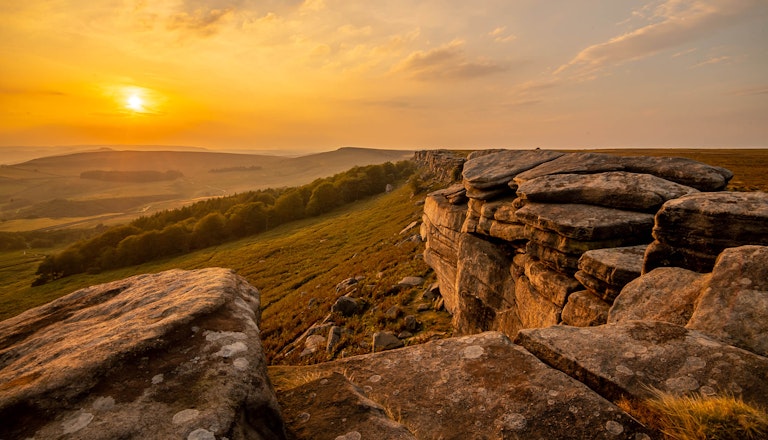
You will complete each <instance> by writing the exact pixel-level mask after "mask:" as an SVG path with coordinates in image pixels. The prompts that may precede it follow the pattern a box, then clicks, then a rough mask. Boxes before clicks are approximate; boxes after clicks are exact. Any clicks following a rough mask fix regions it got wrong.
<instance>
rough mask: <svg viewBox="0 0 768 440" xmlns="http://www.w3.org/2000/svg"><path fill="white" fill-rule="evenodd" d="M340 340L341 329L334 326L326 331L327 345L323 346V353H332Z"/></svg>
mask: <svg viewBox="0 0 768 440" xmlns="http://www.w3.org/2000/svg"><path fill="white" fill-rule="evenodd" d="M340 340H341V327H339V326H337V325H334V326H333V327H331V328H330V329H329V330H328V344H327V345H326V346H325V351H326V352H328V353H333V350H334V349H335V348H336V346H337V345H338V344H339V341H340Z"/></svg>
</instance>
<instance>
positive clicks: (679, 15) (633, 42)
mask: <svg viewBox="0 0 768 440" xmlns="http://www.w3.org/2000/svg"><path fill="white" fill-rule="evenodd" d="M764 7H765V2H763V1H762V0H667V1H666V2H663V3H662V4H660V5H659V6H657V7H656V8H654V9H653V10H649V9H648V8H647V7H646V8H645V9H643V10H642V11H640V12H637V14H636V15H642V16H645V18H646V19H647V20H649V21H651V23H649V24H646V25H644V26H642V27H640V28H638V29H635V30H633V31H631V32H628V33H625V34H623V35H620V36H617V37H614V38H611V39H610V40H608V41H606V42H603V43H598V44H594V45H592V46H589V47H587V48H586V49H584V50H582V51H581V52H579V54H578V55H576V56H575V57H574V58H573V59H572V60H571V61H569V62H568V63H566V64H563V65H562V66H560V67H559V68H558V69H557V70H556V71H555V74H556V75H558V74H568V75H571V76H574V77H576V78H579V79H591V78H593V77H594V76H595V75H598V74H599V73H601V71H603V70H604V69H606V68H609V67H611V66H615V65H618V64H621V63H624V62H627V61H633V60H638V59H642V58H645V57H648V56H651V55H655V54H657V53H659V52H661V51H664V50H667V49H670V48H674V47H677V46H680V45H682V44H684V43H687V42H690V41H692V40H695V39H698V38H700V37H703V36H707V35H710V34H711V33H712V32H714V31H715V30H718V29H720V28H723V27H726V26H730V25H732V24H734V23H736V22H738V21H739V20H740V19H742V18H745V17H749V15H750V14H751V13H753V12H754V11H755V10H756V9H758V8H764Z"/></svg>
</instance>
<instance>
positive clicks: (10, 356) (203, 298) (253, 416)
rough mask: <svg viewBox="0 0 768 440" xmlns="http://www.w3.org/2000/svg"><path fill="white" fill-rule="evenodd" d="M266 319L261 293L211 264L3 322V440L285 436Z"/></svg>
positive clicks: (102, 289) (89, 291)
mask: <svg viewBox="0 0 768 440" xmlns="http://www.w3.org/2000/svg"><path fill="white" fill-rule="evenodd" d="M259 319H260V312H259V295H258V291H257V290H256V289H254V288H253V287H251V286H250V285H249V284H248V283H247V282H246V281H245V280H243V279H242V278H240V277H239V276H237V275H235V274H234V273H232V272H231V271H229V270H225V269H215V268H213V269H203V270H198V271H190V272H187V271H180V270H172V271H167V272H163V273H160V274H154V275H139V276H136V277H132V278H128V279H125V280H122V281H116V282H113V283H108V284H103V285H99V286H93V287H89V288H86V289H82V290H79V291H77V292H74V293H72V294H70V295H67V296H64V297H62V298H60V299H57V300H55V301H53V302H51V303H49V304H47V305H44V306H41V307H38V308H36V309H32V310H29V311H27V312H25V313H23V314H21V315H19V316H16V317H14V318H11V319H8V320H6V321H3V322H0V420H3V423H1V424H0V438H32V437H34V438H36V439H49V438H50V439H53V438H57V439H58V438H78V439H114V438H189V439H192V438H195V439H208V438H211V439H212V438H214V436H215V437H216V438H221V437H227V438H230V439H245V438H258V439H280V438H284V434H283V425H282V419H281V417H280V412H279V408H278V406H277V402H276V400H275V397H274V394H273V390H272V387H271V385H270V382H269V379H268V378H267V376H266V371H265V358H264V354H263V352H262V348H261V343H260V341H259V327H258V325H259Z"/></svg>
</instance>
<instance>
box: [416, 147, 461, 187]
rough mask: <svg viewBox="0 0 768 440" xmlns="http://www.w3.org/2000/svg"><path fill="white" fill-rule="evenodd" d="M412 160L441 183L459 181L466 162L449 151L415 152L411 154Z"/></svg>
mask: <svg viewBox="0 0 768 440" xmlns="http://www.w3.org/2000/svg"><path fill="white" fill-rule="evenodd" d="M413 160H414V161H415V162H416V163H417V164H418V165H419V166H420V167H421V168H422V169H424V170H426V171H427V172H428V173H429V174H431V175H433V176H435V177H436V178H437V179H438V180H440V181H442V182H454V181H456V180H459V179H460V178H461V171H462V168H463V167H464V162H465V161H466V159H465V158H464V156H461V155H459V154H457V153H454V152H453V151H449V150H422V151H416V152H415V153H414V154H413Z"/></svg>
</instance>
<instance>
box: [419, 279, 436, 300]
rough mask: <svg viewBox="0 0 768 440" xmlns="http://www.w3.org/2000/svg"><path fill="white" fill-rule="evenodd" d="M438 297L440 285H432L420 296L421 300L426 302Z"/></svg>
mask: <svg viewBox="0 0 768 440" xmlns="http://www.w3.org/2000/svg"><path fill="white" fill-rule="evenodd" d="M439 296H440V284H438V283H432V284H431V285H430V286H429V288H427V290H425V291H424V292H423V293H422V294H421V299H422V300H424V301H427V302H432V301H434V300H435V298H437V297H439Z"/></svg>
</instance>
